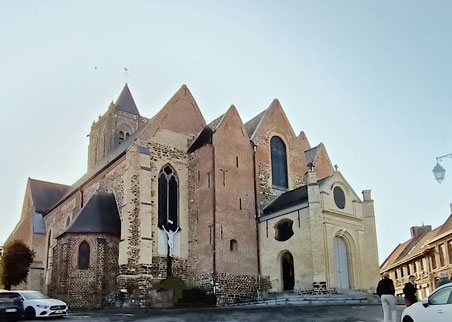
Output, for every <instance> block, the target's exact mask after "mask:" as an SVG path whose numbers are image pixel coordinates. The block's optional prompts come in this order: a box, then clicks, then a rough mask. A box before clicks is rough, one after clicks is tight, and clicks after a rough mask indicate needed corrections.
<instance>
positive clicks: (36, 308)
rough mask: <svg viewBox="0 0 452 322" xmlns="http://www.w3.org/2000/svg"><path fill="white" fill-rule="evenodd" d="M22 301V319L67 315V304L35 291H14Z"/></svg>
mask: <svg viewBox="0 0 452 322" xmlns="http://www.w3.org/2000/svg"><path fill="white" fill-rule="evenodd" d="M14 292H15V293H18V294H19V295H20V296H22V298H23V300H24V317H25V318H26V319H32V318H35V317H58V316H65V315H66V314H67V304H66V303H64V302H63V301H60V300H56V299H52V298H50V297H48V296H47V295H44V294H42V293H41V292H37V291H14Z"/></svg>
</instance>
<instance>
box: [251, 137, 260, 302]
mask: <svg viewBox="0 0 452 322" xmlns="http://www.w3.org/2000/svg"><path fill="white" fill-rule="evenodd" d="M251 145H252V147H253V167H254V209H255V212H256V217H255V220H256V245H257V247H256V250H257V283H258V284H257V287H258V291H257V297H258V298H260V292H261V260H260V245H259V207H258V192H257V168H256V150H257V143H255V142H254V141H251Z"/></svg>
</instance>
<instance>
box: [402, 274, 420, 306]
mask: <svg viewBox="0 0 452 322" xmlns="http://www.w3.org/2000/svg"><path fill="white" fill-rule="evenodd" d="M408 279H409V282H408V283H406V284H405V287H404V288H403V294H404V295H405V305H406V306H407V307H408V306H410V305H412V304H414V303H416V302H417V285H416V283H415V282H414V275H410V276H409V277H408Z"/></svg>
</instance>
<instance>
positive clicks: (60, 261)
mask: <svg viewBox="0 0 452 322" xmlns="http://www.w3.org/2000/svg"><path fill="white" fill-rule="evenodd" d="M83 241H87V242H88V243H89V245H90V261H89V268H88V269H79V268H78V249H79V246H80V243H81V242H83ZM118 242H119V239H118V238H117V237H114V236H111V235H106V234H74V233H73V234H65V235H63V236H62V237H61V238H59V239H58V243H57V245H56V247H54V250H53V256H54V265H53V270H52V277H51V284H50V287H49V294H50V295H51V296H55V297H57V298H60V299H62V300H64V301H66V302H67V303H68V305H69V307H70V308H72V309H79V308H80V309H81V308H83V309H86V308H100V307H102V306H103V304H104V303H105V301H106V299H107V298H110V299H111V298H112V297H114V294H116V293H117V285H116V276H117V274H118Z"/></svg>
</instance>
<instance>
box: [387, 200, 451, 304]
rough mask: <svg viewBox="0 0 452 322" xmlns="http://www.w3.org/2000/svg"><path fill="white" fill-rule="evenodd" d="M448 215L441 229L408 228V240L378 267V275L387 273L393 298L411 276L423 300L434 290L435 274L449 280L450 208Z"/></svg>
mask: <svg viewBox="0 0 452 322" xmlns="http://www.w3.org/2000/svg"><path fill="white" fill-rule="evenodd" d="M450 207H451V215H450V216H449V217H448V218H447V220H446V221H445V222H444V224H442V225H441V226H439V227H437V228H436V229H433V230H432V226H430V225H425V226H424V225H422V226H414V227H411V228H410V232H411V238H410V239H409V240H407V241H405V242H404V243H401V244H399V245H397V247H396V248H395V249H394V250H393V251H392V253H391V254H390V255H389V256H388V257H387V258H386V259H385V261H384V262H383V263H382V264H381V266H380V273H384V272H389V275H390V278H391V279H392V280H393V281H394V284H395V288H396V295H398V296H403V287H404V286H405V283H407V282H408V277H409V276H410V275H414V276H415V282H416V283H417V285H418V296H419V297H420V298H426V297H427V296H428V295H429V294H430V293H431V292H433V291H434V290H435V283H436V281H437V280H438V279H439V277H438V274H439V273H440V272H445V273H446V274H447V275H448V276H449V277H450V276H452V204H451V206H450Z"/></svg>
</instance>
